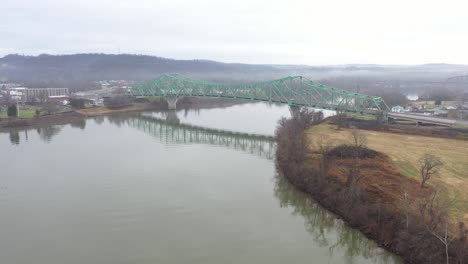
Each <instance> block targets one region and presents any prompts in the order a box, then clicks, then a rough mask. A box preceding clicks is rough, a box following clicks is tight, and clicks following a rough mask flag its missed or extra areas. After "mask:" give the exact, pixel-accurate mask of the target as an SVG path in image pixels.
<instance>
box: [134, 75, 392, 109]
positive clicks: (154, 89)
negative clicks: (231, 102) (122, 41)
mask: <svg viewBox="0 0 468 264" xmlns="http://www.w3.org/2000/svg"><path fill="white" fill-rule="evenodd" d="M128 95H129V96H134V97H149V96H161V97H179V96H189V97H191V96H194V97H224V98H233V99H248V100H252V101H264V102H271V103H282V104H288V105H290V106H305V107H313V108H320V109H330V110H336V111H341V112H354V113H367V114H381V113H382V112H387V111H389V109H388V106H387V105H386V104H385V102H384V100H383V99H382V98H381V97H376V96H369V95H365V94H359V93H352V92H349V91H345V90H341V89H337V88H334V87H330V86H327V85H324V84H321V83H317V82H315V81H312V80H309V79H307V78H305V77H302V76H290V77H285V78H282V79H278V80H273V81H266V82H257V83H240V84H227V83H212V82H206V81H200V80H192V79H189V78H187V77H184V76H182V75H178V74H163V75H161V76H160V77H159V78H158V79H156V80H151V81H145V82H142V83H139V84H137V85H134V86H133V87H131V88H130V89H129V92H128Z"/></svg>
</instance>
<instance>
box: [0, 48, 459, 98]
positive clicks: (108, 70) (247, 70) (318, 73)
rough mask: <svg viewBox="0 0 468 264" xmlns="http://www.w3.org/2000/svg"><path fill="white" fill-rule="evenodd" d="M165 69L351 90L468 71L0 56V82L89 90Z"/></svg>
mask: <svg viewBox="0 0 468 264" xmlns="http://www.w3.org/2000/svg"><path fill="white" fill-rule="evenodd" d="M163 73H179V74H183V75H187V76H189V77H192V78H195V79H202V80H208V81H216V82H253V81H265V80H271V79H275V78H281V77H284V76H288V75H303V76H305V77H307V78H310V79H313V80H318V81H323V82H326V83H327V84H329V85H334V86H336V87H338V88H342V89H349V90H353V89H354V90H355V89H356V87H357V85H358V84H357V82H360V84H359V87H360V88H366V87H367V88H368V89H369V90H372V89H381V88H382V87H384V86H385V87H414V88H415V89H416V88H418V87H435V86H434V85H433V83H437V82H438V83H442V82H444V81H445V80H446V79H447V78H450V77H454V76H461V75H468V65H456V64H443V63H433V64H424V65H380V64H345V65H327V66H310V65H280V64H271V65H265V64H263V65H258V64H241V63H222V62H216V61H209V60H175V59H168V58H162V57H156V56H146V55H131V54H119V55H112V54H96V53H89V54H74V55H47V54H44V55H39V56H23V55H17V54H13V55H7V56H5V57H3V58H0V83H1V82H15V83H20V84H22V85H24V86H29V87H68V88H71V89H72V90H87V89H93V88H94V87H93V86H94V85H95V81H99V80H133V81H141V80H150V79H155V78H157V77H158V76H159V75H161V74H163ZM404 82H406V83H404ZM408 82H411V83H410V84H408ZM415 82H416V83H415ZM383 83H386V84H385V85H384V84H383ZM395 83H400V84H401V85H400V84H399V85H395ZM382 85H384V86H382ZM439 86H440V85H439Z"/></svg>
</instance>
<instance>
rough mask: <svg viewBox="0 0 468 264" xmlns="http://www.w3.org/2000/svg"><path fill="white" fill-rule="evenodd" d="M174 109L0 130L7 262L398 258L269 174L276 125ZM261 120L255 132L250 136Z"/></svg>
mask: <svg viewBox="0 0 468 264" xmlns="http://www.w3.org/2000/svg"><path fill="white" fill-rule="evenodd" d="M258 109H260V110H264V107H263V106H261V105H260V106H259V108H258ZM258 109H257V110H258ZM250 110H252V109H251V108H250V107H249V111H250ZM277 110H278V109H277ZM283 110H285V111H288V110H287V108H286V109H283ZM283 110H281V111H283ZM211 111H212V112H211V114H207V115H206V116H211V117H214V116H217V115H218V114H219V115H220V116H222V113H223V112H229V111H226V110H222V109H211ZM219 112H221V113H219ZM205 113H206V112H203V111H201V112H200V114H201V115H205ZM267 114H268V112H264V113H263V114H262V115H263V116H265V115H267ZM273 114H276V112H275V111H274V113H273ZM180 115H181V113H180V112H177V113H175V112H172V113H160V114H152V113H144V114H140V113H133V114H119V115H112V116H108V117H102V116H100V117H96V118H93V119H88V120H83V121H80V122H75V123H73V124H69V125H60V126H59V125H56V126H45V127H40V128H35V129H29V130H14V131H13V130H12V131H11V132H9V134H2V133H0V154H2V156H5V157H6V159H4V160H3V161H4V162H5V164H6V167H5V166H4V171H5V174H3V175H0V186H7V187H8V188H7V189H5V190H0V210H1V211H2V214H4V215H3V216H2V218H0V226H4V227H8V228H3V229H2V228H0V236H2V237H4V238H7V239H2V240H0V255H1V256H6V260H9V261H10V262H9V263H18V264H26V263H32V262H33V261H34V263H37V264H46V263H47V264H54V263H57V264H58V263H67V264H75V263H76V264H78V263H97V264H111V263H143V262H144V263H203V264H205V263H226V262H227V263H285V262H293V263H400V261H399V259H398V258H396V257H395V256H393V255H391V254H388V253H386V252H385V251H384V250H382V249H380V248H378V247H377V246H376V245H375V244H374V243H373V242H371V241H369V240H367V239H366V238H365V237H364V236H363V235H361V234H360V233H359V232H356V231H355V230H353V229H350V228H348V227H347V226H346V225H345V224H343V222H342V221H340V220H339V219H337V218H336V217H335V216H334V215H333V214H331V213H329V212H327V211H326V210H324V209H322V208H321V207H320V206H319V205H318V204H317V203H315V202H314V201H313V200H312V199H310V198H309V197H308V196H306V195H304V194H302V193H300V192H298V191H296V190H295V189H294V187H293V186H291V185H290V184H289V183H288V182H287V181H286V180H285V179H284V178H283V177H281V176H279V175H278V174H277V173H276V172H275V170H274V164H273V154H274V145H275V144H274V141H273V137H272V136H271V135H272V132H271V131H272V130H273V129H274V127H275V126H276V123H274V124H266V123H262V122H260V121H259V122H258V124H257V125H259V126H261V128H257V127H255V126H252V125H250V126H251V127H250V129H249V130H248V131H249V133H245V131H246V130H247V129H246V130H244V131H243V132H237V130H232V129H227V128H226V127H224V126H222V125H221V126H218V127H216V126H215V125H216V124H220V123H219V120H218V119H217V118H214V119H213V120H212V121H210V120H209V118H207V117H206V116H205V117H203V118H202V117H200V118H198V119H196V120H195V121H193V122H189V123H191V124H197V125H189V124H187V123H188V122H186V121H187V117H183V116H182V117H181V116H180ZM188 116H190V114H189V115H188ZM278 118H279V117H278ZM266 119H267V118H266ZM202 120H203V121H202ZM234 121H235V122H234ZM210 122H211V123H210ZM240 122H241V121H240V120H239V119H230V120H223V121H222V122H221V124H222V123H230V124H236V123H237V125H238V124H239V123H240ZM254 123H255V122H252V121H246V122H245V123H243V125H245V124H254ZM202 124H210V125H208V127H206V126H204V125H202ZM213 124H215V125H213ZM265 126H268V129H269V130H270V132H269V133H267V135H259V134H253V133H256V132H257V131H262V130H265ZM231 127H232V126H231ZM82 130H83V132H82ZM31 132H33V133H31ZM36 132H37V133H36ZM8 137H9V141H10V143H8ZM5 142H6V143H8V144H9V146H8V145H7V144H5ZM42 142H44V143H46V144H43V143H42ZM12 145H14V146H12ZM232 150H236V151H232ZM7 152H8V153H9V155H3V154H4V153H7ZM63 153H67V155H66V158H64V154H63ZM57 160H60V161H61V162H59V163H57V162H55V161H57ZM52 163H53V164H54V170H50V166H49V164H52ZM24 164H28V166H24ZM44 165H47V166H44ZM273 175H276V176H273ZM272 179H273V181H272ZM304 223H305V230H304ZM25 230H27V232H26V231H25ZM77 248H79V249H77Z"/></svg>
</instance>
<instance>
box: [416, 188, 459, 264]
mask: <svg viewBox="0 0 468 264" xmlns="http://www.w3.org/2000/svg"><path fill="white" fill-rule="evenodd" d="M449 208H450V205H449V202H448V201H447V199H443V198H442V197H441V196H440V195H439V192H438V190H437V189H436V190H435V191H433V192H432V193H431V194H430V195H429V196H428V197H426V198H425V199H423V200H422V201H420V203H419V213H420V215H421V219H422V222H423V224H424V226H425V227H426V230H427V231H428V232H429V233H430V234H431V235H432V236H434V237H436V238H437V239H438V240H439V241H440V242H441V243H442V244H443V245H444V247H445V259H446V261H447V262H446V263H447V264H449V261H450V260H449V246H450V243H451V242H452V241H453V238H452V237H450V234H449V229H448V221H449Z"/></svg>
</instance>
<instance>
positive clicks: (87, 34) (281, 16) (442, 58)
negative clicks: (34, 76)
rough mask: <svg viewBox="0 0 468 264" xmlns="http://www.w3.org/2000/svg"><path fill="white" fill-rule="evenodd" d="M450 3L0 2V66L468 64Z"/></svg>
mask: <svg viewBox="0 0 468 264" xmlns="http://www.w3.org/2000/svg"><path fill="white" fill-rule="evenodd" d="M464 2H467V1H466V0H465V1H452V0H443V1H442V0H440V1H432V0H424V1H420V0H388V1H380V0H342V1H338V0H322V1H313V0H309V1H307V0H284V1H276V0H233V1H224V0H193V1H189V0H128V1H118V0H40V1H39V0H11V1H10V0H0V17H1V23H0V56H3V55H6V54H9V53H20V54H28V55H36V54H41V53H50V54H70V53H85V52H86V53H87V52H103V53H137V54H149V55H157V56H163V57H169V58H176V59H211V60H218V61H224V62H243V63H277V64H310V65H321V64H343V63H380V64H423V63H438V62H445V63H460V64H468V4H465V3H464Z"/></svg>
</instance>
